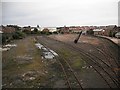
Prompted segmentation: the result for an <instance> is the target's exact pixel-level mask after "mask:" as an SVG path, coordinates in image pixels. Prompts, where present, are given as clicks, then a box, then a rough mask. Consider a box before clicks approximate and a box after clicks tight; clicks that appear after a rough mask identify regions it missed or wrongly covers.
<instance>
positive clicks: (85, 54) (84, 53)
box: [46, 37, 119, 88]
mask: <svg viewBox="0 0 120 90" xmlns="http://www.w3.org/2000/svg"><path fill="white" fill-rule="evenodd" d="M46 38H47V39H51V38H48V37H46ZM51 40H55V39H51ZM55 41H58V40H55ZM58 42H61V41H58ZM61 43H63V44H66V45H69V46H70V47H71V48H72V49H74V50H76V51H80V52H81V54H82V55H83V56H88V58H89V59H90V61H92V62H93V63H94V64H96V65H97V66H98V67H99V68H100V69H102V70H103V71H104V72H105V73H106V74H107V75H108V76H109V78H110V79H111V80H112V81H113V82H114V84H115V85H116V86H117V87H118V88H119V86H118V81H116V80H115V79H114V78H113V77H112V76H111V75H110V74H109V73H108V72H107V71H106V70H104V68H102V67H101V66H100V65H99V63H98V62H95V61H93V60H94V59H93V57H91V56H90V55H91V54H90V55H88V54H89V53H86V52H84V50H82V49H80V48H79V49H75V48H76V47H74V46H72V45H70V44H67V43H64V42H61ZM92 59H93V60H92ZM86 62H87V61H86ZM87 63H88V62H87ZM88 64H89V65H90V63H88ZM91 66H92V67H93V69H94V70H95V71H96V72H97V73H98V74H99V75H100V76H101V78H103V80H104V81H105V82H106V84H107V85H108V86H109V87H110V88H111V86H110V85H109V83H108V81H107V80H106V79H105V78H104V76H103V75H102V74H101V73H100V72H99V70H97V69H96V68H95V67H94V66H93V65H92V64H91Z"/></svg>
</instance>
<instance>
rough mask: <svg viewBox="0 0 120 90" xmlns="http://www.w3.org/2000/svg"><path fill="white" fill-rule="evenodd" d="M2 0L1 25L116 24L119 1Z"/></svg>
mask: <svg viewBox="0 0 120 90" xmlns="http://www.w3.org/2000/svg"><path fill="white" fill-rule="evenodd" d="M19 1H21V2H18V0H2V24H3V25H7V24H17V25H20V26H26V25H31V26H36V25H40V26H42V27H46V26H49V27H54V26H64V25H66V26H74V25H79V26H83V25H112V24H116V25H117V24H118V1H119V0H19Z"/></svg>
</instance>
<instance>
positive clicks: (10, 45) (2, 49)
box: [0, 44, 17, 51]
mask: <svg viewBox="0 0 120 90" xmlns="http://www.w3.org/2000/svg"><path fill="white" fill-rule="evenodd" d="M13 47H17V45H16V44H7V45H4V46H3V47H2V48H0V51H9V50H10V49H11V48H13Z"/></svg>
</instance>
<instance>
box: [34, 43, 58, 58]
mask: <svg viewBox="0 0 120 90" xmlns="http://www.w3.org/2000/svg"><path fill="white" fill-rule="evenodd" d="M35 45H36V47H37V48H38V49H41V50H42V54H43V57H44V58H45V59H54V57H55V56H58V54H57V53H56V52H55V51H53V50H51V49H49V48H46V47H45V46H43V45H42V44H40V43H36V44H35Z"/></svg>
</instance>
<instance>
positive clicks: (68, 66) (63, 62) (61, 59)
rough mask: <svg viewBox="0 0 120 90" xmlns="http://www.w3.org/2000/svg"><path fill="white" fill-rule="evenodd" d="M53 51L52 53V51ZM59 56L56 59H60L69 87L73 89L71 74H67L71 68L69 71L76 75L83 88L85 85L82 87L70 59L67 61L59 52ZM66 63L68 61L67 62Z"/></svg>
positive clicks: (81, 89) (81, 88)
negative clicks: (70, 79)
mask: <svg viewBox="0 0 120 90" xmlns="http://www.w3.org/2000/svg"><path fill="white" fill-rule="evenodd" d="M42 44H43V43H42ZM43 45H44V44H43ZM44 47H46V46H44ZM46 48H47V49H48V47H46ZM48 50H49V49H48ZM51 53H52V52H51ZM59 56H60V58H58V57H56V59H57V60H58V63H59V64H60V66H61V68H62V71H63V73H64V75H65V80H66V82H67V85H68V88H69V89H70V90H72V87H71V83H70V81H69V75H67V73H68V72H69V70H70V72H69V73H71V74H72V75H73V76H74V78H75V81H76V82H78V85H79V88H80V90H83V87H82V85H81V83H80V81H79V79H78V77H77V76H76V74H75V71H74V70H73V69H72V67H71V65H70V64H69V63H68V61H67V60H66V59H65V58H64V57H63V56H62V55H60V54H59ZM65 63H66V64H65Z"/></svg>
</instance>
